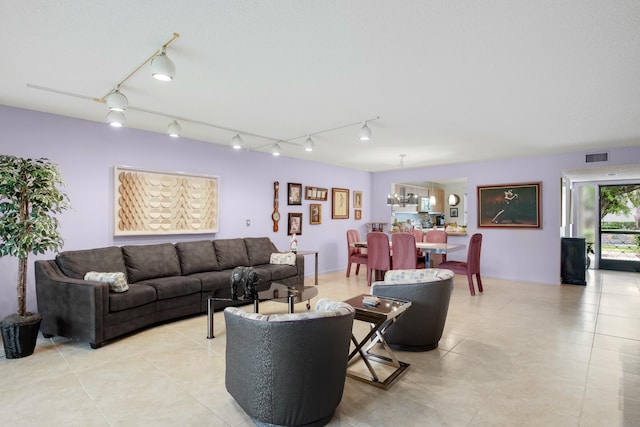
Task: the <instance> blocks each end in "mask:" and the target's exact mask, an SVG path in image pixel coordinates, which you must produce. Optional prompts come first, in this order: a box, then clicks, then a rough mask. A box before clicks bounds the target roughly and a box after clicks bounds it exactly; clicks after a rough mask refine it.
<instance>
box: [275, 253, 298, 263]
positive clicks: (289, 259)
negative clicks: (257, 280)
mask: <svg viewBox="0 0 640 427" xmlns="http://www.w3.org/2000/svg"><path fill="white" fill-rule="evenodd" d="M269 263H270V264H286V265H296V254H294V253H293V252H286V253H281V252H275V253H272V254H271V258H270V259H269Z"/></svg>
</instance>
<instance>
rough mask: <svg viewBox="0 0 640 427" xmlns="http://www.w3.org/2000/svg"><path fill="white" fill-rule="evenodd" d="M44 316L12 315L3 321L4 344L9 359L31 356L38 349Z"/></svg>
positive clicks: (34, 314)
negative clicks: (39, 333) (37, 341)
mask: <svg viewBox="0 0 640 427" xmlns="http://www.w3.org/2000/svg"><path fill="white" fill-rule="evenodd" d="M41 321H42V316H41V315H40V314H38V313H27V315H26V316H18V315H17V314H11V315H9V316H7V317H5V318H4V319H3V320H2V342H3V344H4V354H5V356H6V358H7V359H20V358H21V357H26V356H30V355H31V354H33V350H34V349H35V348H36V340H37V339H38V332H39V331H40V322H41Z"/></svg>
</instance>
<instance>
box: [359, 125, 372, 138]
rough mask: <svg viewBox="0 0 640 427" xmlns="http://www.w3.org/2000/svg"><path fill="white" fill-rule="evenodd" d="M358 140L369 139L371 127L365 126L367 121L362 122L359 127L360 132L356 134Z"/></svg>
mask: <svg viewBox="0 0 640 427" xmlns="http://www.w3.org/2000/svg"><path fill="white" fill-rule="evenodd" d="M358 137H359V138H360V141H368V140H369V139H371V129H369V126H367V122H364V124H363V125H362V129H360V134H359V135H358Z"/></svg>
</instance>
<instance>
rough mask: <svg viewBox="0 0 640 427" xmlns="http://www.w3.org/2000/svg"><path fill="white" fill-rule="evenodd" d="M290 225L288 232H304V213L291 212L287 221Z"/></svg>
mask: <svg viewBox="0 0 640 427" xmlns="http://www.w3.org/2000/svg"><path fill="white" fill-rule="evenodd" d="M287 223H288V225H289V227H288V229H287V234H288V235H292V234H294V233H295V234H298V235H300V234H302V214H301V213H291V212H290V213H289V220H288V221H287Z"/></svg>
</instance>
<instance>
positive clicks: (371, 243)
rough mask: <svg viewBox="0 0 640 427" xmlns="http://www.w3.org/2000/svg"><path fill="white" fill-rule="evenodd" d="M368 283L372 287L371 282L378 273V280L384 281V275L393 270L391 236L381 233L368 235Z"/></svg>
mask: <svg viewBox="0 0 640 427" xmlns="http://www.w3.org/2000/svg"><path fill="white" fill-rule="evenodd" d="M367 255H368V256H369V262H368V263H367V283H368V284H369V286H371V280H372V277H373V275H374V273H376V280H378V279H379V280H382V277H383V276H384V273H385V272H387V271H389V270H391V250H390V249H389V236H387V235H386V233H383V232H381V231H372V232H370V233H367Z"/></svg>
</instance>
